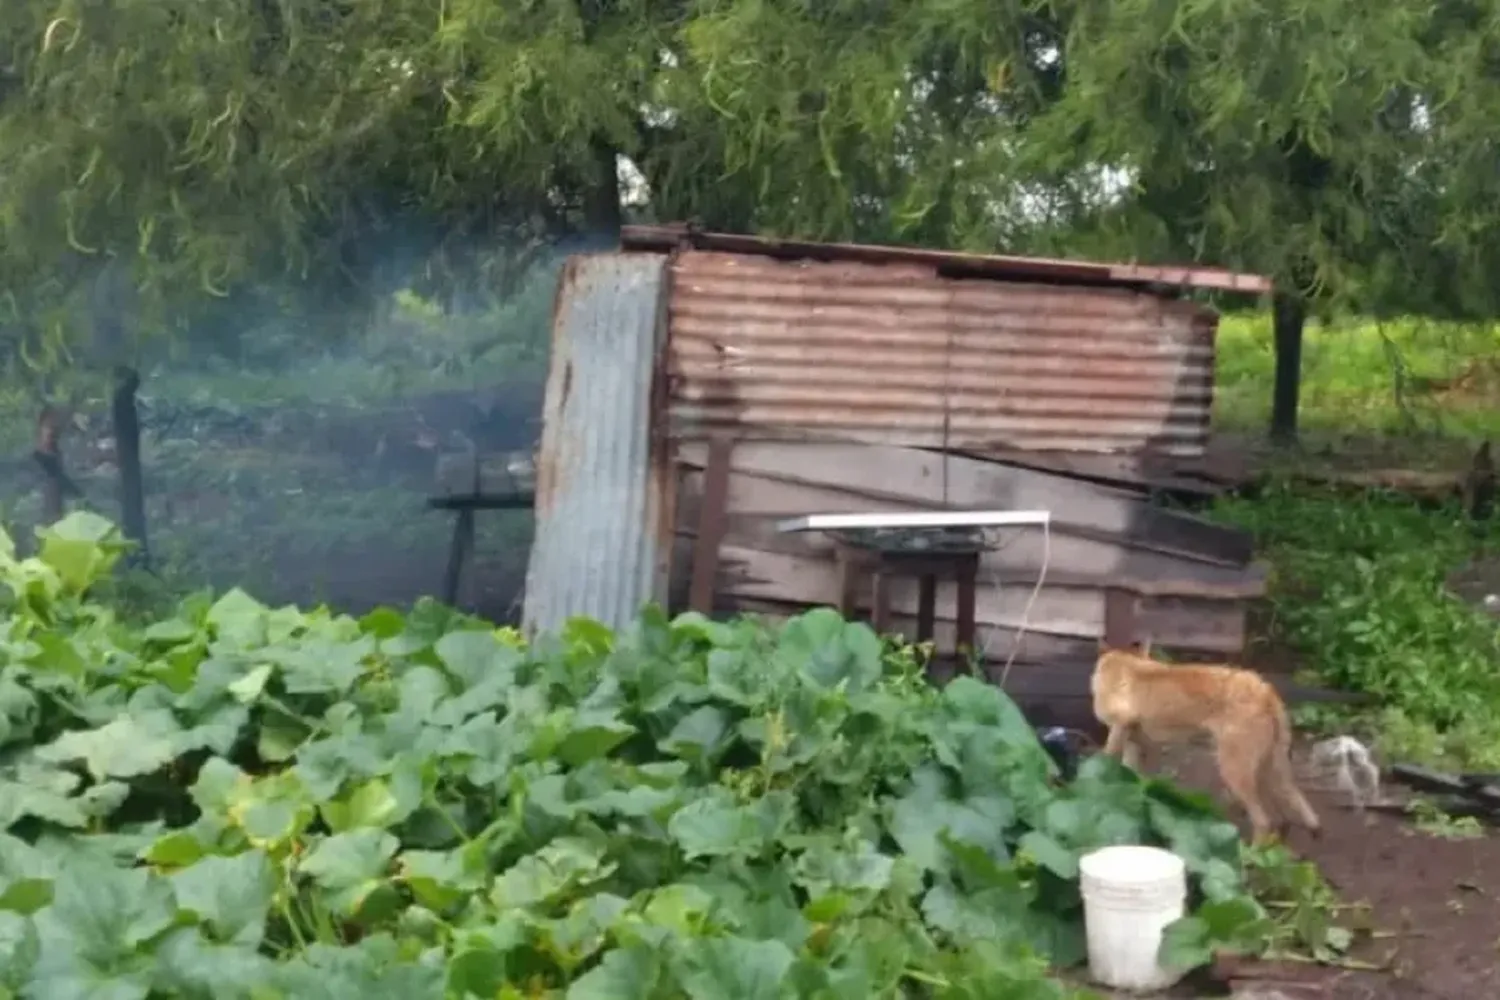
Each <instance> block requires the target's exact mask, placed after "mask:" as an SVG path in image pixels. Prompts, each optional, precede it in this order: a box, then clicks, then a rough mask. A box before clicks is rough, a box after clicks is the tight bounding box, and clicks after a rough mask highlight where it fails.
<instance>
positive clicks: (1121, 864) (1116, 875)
mask: <svg viewBox="0 0 1500 1000" xmlns="http://www.w3.org/2000/svg"><path fill="white" fill-rule="evenodd" d="M1078 874H1079V887H1080V889H1081V890H1082V893H1083V919H1084V930H1085V933H1086V934H1087V935H1088V945H1089V975H1090V976H1091V977H1093V979H1094V981H1095V982H1097V983H1099V984H1100V985H1101V986H1107V987H1109V988H1110V989H1116V990H1139V991H1149V990H1162V989H1166V988H1167V987H1168V986H1171V985H1172V984H1173V983H1175V982H1177V980H1179V979H1181V978H1182V972H1181V971H1178V970H1173V969H1167V968H1164V967H1162V965H1161V964H1160V963H1159V962H1157V960H1156V955H1157V952H1158V950H1159V949H1160V948H1161V937H1162V931H1163V929H1165V928H1166V926H1167V925H1168V924H1170V923H1171V922H1172V921H1174V920H1177V919H1178V918H1180V917H1181V916H1182V915H1183V911H1184V908H1185V907H1186V905H1187V869H1186V867H1185V866H1184V865H1183V863H1182V859H1181V858H1179V857H1178V856H1177V855H1175V854H1173V853H1172V852H1171V851H1164V850H1162V849H1161V848H1159V847H1137V846H1120V847H1105V848H1103V849H1101V850H1098V851H1094V852H1093V853H1091V854H1087V855H1085V856H1084V857H1082V858H1080V859H1079V862H1078Z"/></svg>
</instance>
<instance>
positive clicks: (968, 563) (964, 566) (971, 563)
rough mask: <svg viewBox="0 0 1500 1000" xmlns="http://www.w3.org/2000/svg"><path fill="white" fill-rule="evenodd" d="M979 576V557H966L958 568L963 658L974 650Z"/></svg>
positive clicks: (960, 650) (959, 648)
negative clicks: (975, 605)
mask: <svg viewBox="0 0 1500 1000" xmlns="http://www.w3.org/2000/svg"><path fill="white" fill-rule="evenodd" d="M978 576H979V557H978V556H977V555H976V556H974V557H973V558H972V559H965V560H963V562H962V563H960V565H959V570H958V643H957V645H958V649H957V653H958V655H959V657H960V658H961V659H963V658H967V657H968V656H969V655H971V654H972V653H973V651H974V646H975V632H976V629H975V623H974V617H975V616H974V601H975V590H976V589H977V579H978Z"/></svg>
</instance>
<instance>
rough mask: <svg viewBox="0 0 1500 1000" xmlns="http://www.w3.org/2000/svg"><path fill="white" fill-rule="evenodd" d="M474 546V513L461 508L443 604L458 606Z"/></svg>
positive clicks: (450, 548) (445, 576)
mask: <svg viewBox="0 0 1500 1000" xmlns="http://www.w3.org/2000/svg"><path fill="white" fill-rule="evenodd" d="M473 546H474V512H473V511H472V510H470V509H468V508H467V507H464V508H461V509H460V510H459V512H458V516H457V517H456V518H454V520H453V537H452V539H450V540H449V542H448V569H447V572H446V573H444V574H443V603H444V604H446V605H448V606H449V607H450V608H454V607H457V606H458V584H459V581H460V580H461V579H462V578H463V572H464V560H465V559H466V558H468V555H469V550H470V549H471V548H473Z"/></svg>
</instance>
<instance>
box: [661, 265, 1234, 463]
mask: <svg viewBox="0 0 1500 1000" xmlns="http://www.w3.org/2000/svg"><path fill="white" fill-rule="evenodd" d="M1217 324H1218V318H1217V314H1216V313H1214V311H1213V310H1211V309H1207V308H1205V307H1203V306H1200V305H1196V304H1194V303H1191V302H1186V301H1174V300H1172V299H1170V298H1167V297H1164V296H1161V295H1156V294H1151V293H1149V292H1146V291H1141V290H1138V289H1136V288H1130V287H1100V286H1097V285H1095V286H1080V285H1077V284H1073V285H1064V284H1056V283H1050V284H1043V283H1036V282H1033V283H1021V282H1016V281H999V280H975V279H963V278H947V277H941V276H939V274H938V273H937V270H936V268H935V265H934V264H931V263H927V262H900V261H897V262H892V263H865V262H860V261H838V260H805V259H804V260H781V259H776V258H774V257H770V256H756V255H753V254H743V253H741V254H730V253H718V252H710V251H691V250H689V251H683V252H678V253H677V254H675V255H674V263H673V277H672V293H671V306H670V327H669V330H670V336H669V345H670V346H669V362H668V365H669V372H670V375H671V404H670V405H671V428H672V433H673V436H674V437H677V438H701V437H704V436H705V435H708V434H711V433H713V432H715V431H725V432H729V433H731V434H732V436H734V437H736V438H739V439H742V440H754V439H760V440H775V439H781V440H787V439H793V440H796V439H807V438H810V437H821V438H833V439H841V440H845V441H862V442H870V443H880V444H888V445H903V446H908V447H929V448H931V447H946V448H949V449H953V450H961V451H969V452H975V453H983V452H985V451H987V450H992V449H1025V450H1057V451H1084V452H1133V451H1141V450H1150V451H1152V452H1154V453H1157V454H1166V455H1175V456H1184V457H1189V456H1198V455H1201V454H1202V453H1203V450H1204V448H1205V445H1206V443H1207V438H1208V430H1209V416H1210V410H1211V407H1212V403H1213V366H1214V346H1213V341H1214V333H1215V330H1216V328H1217Z"/></svg>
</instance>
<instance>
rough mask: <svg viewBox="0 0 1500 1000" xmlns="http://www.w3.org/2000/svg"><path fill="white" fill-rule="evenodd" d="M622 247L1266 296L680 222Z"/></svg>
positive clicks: (1236, 288) (1233, 281)
mask: <svg viewBox="0 0 1500 1000" xmlns="http://www.w3.org/2000/svg"><path fill="white" fill-rule="evenodd" d="M620 246H621V247H622V248H623V249H626V250H655V251H658V252H667V251H674V250H715V251H719V252H721V253H735V254H750V255H753V256H757V257H771V258H775V259H778V260H819V261H852V262H859V263H864V264H882V265H884V264H922V265H926V266H928V267H931V268H932V269H933V270H934V271H935V272H936V273H937V274H938V275H941V276H943V277H950V278H952V277H964V278H991V279H995V280H1000V281H1046V282H1056V283H1059V284H1069V285H1096V286H1103V285H1112V286H1115V287H1138V288H1157V289H1162V288H1173V287H1176V288H1202V289H1214V290H1217V291H1223V292H1236V293H1240V294H1245V295H1267V294H1269V293H1270V292H1271V288H1272V286H1271V281H1270V279H1269V278H1266V277H1265V276H1264V275H1259V274H1245V273H1242V272H1238V271H1226V270H1225V269H1224V268H1221V267H1200V266H1198V265H1168V266H1160V265H1152V264H1106V263H1100V262H1098V261H1088V260H1057V259H1055V258H1051V257H1012V256H1009V255H1007V254H977V253H957V252H955V251H952V250H927V249H924V248H921V247H896V246H877V245H870V244H859V243H809V242H807V241H805V240H783V239H777V238H775V237H771V236H746V235H743V234H740V233H710V232H706V231H704V230H701V229H697V228H694V227H692V226H689V225H684V224H682V223H673V224H670V225H664V226H625V227H623V228H622V229H621V230H620Z"/></svg>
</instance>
